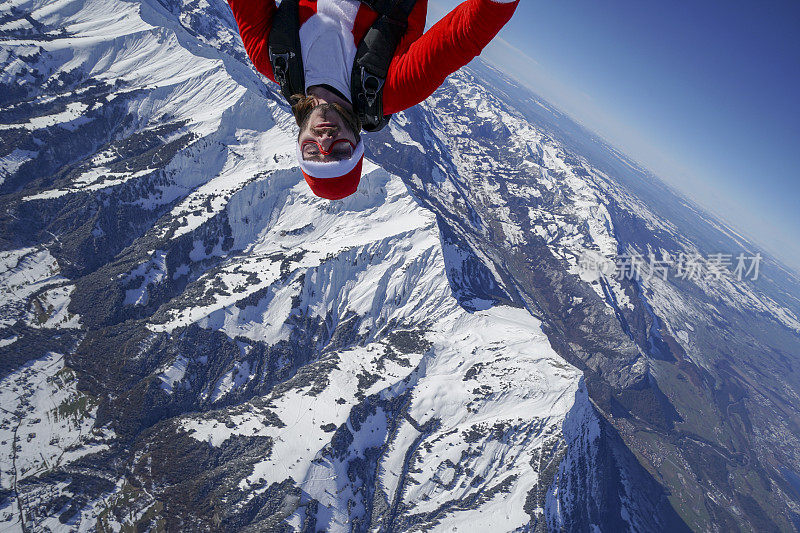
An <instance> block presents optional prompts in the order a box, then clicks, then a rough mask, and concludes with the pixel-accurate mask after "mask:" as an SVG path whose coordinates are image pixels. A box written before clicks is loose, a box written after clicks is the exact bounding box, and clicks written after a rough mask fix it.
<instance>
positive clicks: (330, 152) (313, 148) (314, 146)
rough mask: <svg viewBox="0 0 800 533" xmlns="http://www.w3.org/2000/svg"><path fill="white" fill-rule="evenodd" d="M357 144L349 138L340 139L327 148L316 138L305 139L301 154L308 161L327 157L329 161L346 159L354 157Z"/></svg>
mask: <svg viewBox="0 0 800 533" xmlns="http://www.w3.org/2000/svg"><path fill="white" fill-rule="evenodd" d="M355 150H356V145H354V144H353V143H352V142H351V141H349V140H348V139H338V140H336V141H334V142H333V143H331V145H330V147H328V149H327V150H325V149H324V148H323V147H322V145H321V144H319V143H318V142H317V141H314V140H311V139H309V140H307V141H303V144H302V145H301V146H300V154H301V155H302V157H303V159H304V160H306V161H322V159H323V158H326V159H327V160H329V161H346V160H348V159H350V158H351V157H353V154H354V153H355Z"/></svg>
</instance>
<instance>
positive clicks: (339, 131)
mask: <svg viewBox="0 0 800 533" xmlns="http://www.w3.org/2000/svg"><path fill="white" fill-rule="evenodd" d="M309 141H314V142H315V143H317V144H314V142H309ZM297 142H298V143H299V144H300V147H301V153H302V154H303V159H304V160H306V161H318V162H323V163H327V162H331V161H339V160H341V159H343V158H344V159H349V157H350V155H352V147H354V146H355V145H356V144H357V143H358V141H357V139H356V135H355V133H354V132H353V130H352V128H351V127H350V126H349V125H348V124H347V121H346V120H345V119H344V117H343V116H342V115H341V114H340V113H339V111H337V110H336V108H335V107H334V106H333V105H332V104H321V105H318V106H316V107H314V109H313V110H312V111H311V113H310V114H309V116H308V120H307V121H306V122H305V124H303V127H302V129H301V130H300V135H299V136H298V138H297ZM320 148H321V150H320Z"/></svg>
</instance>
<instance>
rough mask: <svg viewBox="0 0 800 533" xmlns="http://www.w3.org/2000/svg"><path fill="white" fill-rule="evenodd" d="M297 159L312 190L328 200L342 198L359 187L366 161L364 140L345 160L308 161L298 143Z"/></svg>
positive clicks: (359, 142)
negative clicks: (327, 161) (362, 167)
mask: <svg viewBox="0 0 800 533" xmlns="http://www.w3.org/2000/svg"><path fill="white" fill-rule="evenodd" d="M297 161H298V162H299V163H300V170H301V171H302V172H303V177H304V178H305V179H306V183H308V186H309V187H311V192H313V193H314V194H316V195H317V196H319V197H320V198H325V199H327V200H341V199H342V198H346V197H347V196H350V195H351V194H353V193H354V192H356V189H358V182H359V181H361V166H362V165H363V163H364V141H363V140H360V141H358V144H357V145H356V148H355V150H353V156H352V157H351V158H350V159H345V160H344V161H331V162H329V163H322V162H319V161H306V160H304V159H303V154H302V153H301V152H300V144H298V145H297Z"/></svg>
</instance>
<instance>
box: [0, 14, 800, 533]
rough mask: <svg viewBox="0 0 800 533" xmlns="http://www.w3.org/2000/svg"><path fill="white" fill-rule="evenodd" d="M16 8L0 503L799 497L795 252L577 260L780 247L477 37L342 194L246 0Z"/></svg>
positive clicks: (8, 106) (239, 505) (27, 519)
mask: <svg viewBox="0 0 800 533" xmlns="http://www.w3.org/2000/svg"><path fill="white" fill-rule="evenodd" d="M12 4H13V5H12ZM12 4H9V5H7V6H3V7H1V8H0V36H2V39H3V48H2V56H0V61H1V62H2V65H3V68H2V74H0V84H1V85H2V87H0V122H1V123H2V125H0V137H1V138H2V141H3V142H2V145H0V194H1V195H2V210H0V228H2V229H1V230H0V250H2V251H0V287H2V290H3V292H2V300H1V301H0V407H2V411H0V417H1V418H2V421H0V464H2V468H1V470H0V520H5V521H7V522H8V523H10V524H18V526H16V525H15V526H13V527H18V528H21V529H23V530H26V531H40V530H41V531H44V530H47V529H48V528H49V529H50V530H76V531H90V530H101V531H107V530H115V531H116V530H119V529H120V528H122V527H131V528H136V529H137V530H158V529H160V528H165V529H166V530H169V531H193V530H219V531H232V530H236V531H321V530H325V531H345V530H352V531H376V530H377V531H415V530H419V531H454V530H455V531H458V530H460V531H476V530H480V531H488V530H496V531H514V530H522V531H526V530H527V531H546V530H559V529H564V530H568V531H589V530H592V529H594V528H599V529H600V530H603V531H621V530H632V531H656V530H663V531H681V530H686V529H692V530H697V531H732V530H755V531H772V530H783V531H790V530H792V529H793V528H797V527H798V525H799V524H800V456H798V450H800V443H799V442H798V436H800V427H798V424H800V418H798V407H799V406H800V398H799V397H798V391H800V376H798V363H800V361H798V354H799V352H800V350H799V348H800V334H799V333H798V332H800V322H798V318H797V316H798V314H800V299H798V289H797V287H798V280H797V278H796V277H794V275H793V274H791V273H789V272H788V271H786V270H784V269H782V267H781V266H780V265H778V264H777V263H775V262H774V261H772V260H771V259H770V258H769V257H766V256H765V259H764V262H763V263H762V264H761V274H762V275H761V277H760V278H759V279H758V280H757V281H756V282H752V281H750V280H749V279H743V280H738V279H735V277H733V276H728V275H725V276H713V275H712V276H707V275H704V276H701V277H699V278H697V279H690V278H689V277H686V276H684V277H679V276H675V275H669V276H668V277H667V279H666V280H665V279H662V278H661V277H660V276H659V275H658V274H657V273H655V272H652V271H651V270H650V265H648V264H647V261H645V262H644V264H641V265H639V270H638V271H637V272H636V274H637V275H631V276H617V275H615V272H614V271H613V268H612V270H611V271H603V272H598V271H593V270H591V269H587V268H586V264H585V262H586V259H587V258H590V259H596V260H597V261H599V262H600V263H601V264H603V265H607V264H608V263H609V262H611V263H613V260H614V258H617V257H619V256H631V255H634V254H636V253H638V254H644V256H645V258H649V254H651V253H655V254H657V257H658V258H663V257H664V254H668V255H669V256H670V257H672V258H675V257H679V256H681V254H683V255H684V256H685V257H690V256H693V254H702V255H704V256H708V255H709V254H713V253H728V254H738V253H739V252H746V253H748V254H752V253H754V252H756V251H757V250H756V249H755V248H754V247H753V245H752V244H750V243H748V242H746V241H745V240H744V239H743V238H741V237H739V236H738V235H736V234H735V233H734V232H732V230H730V229H729V228H727V227H726V226H725V225H724V224H722V223H721V222H719V221H717V220H714V219H712V218H711V217H709V216H708V215H706V214H704V213H702V211H700V210H699V209H696V208H695V207H693V206H692V205H691V203H689V202H688V201H687V200H685V199H682V198H680V197H678V196H677V195H675V194H674V193H673V192H671V191H670V190H669V189H667V188H666V187H665V186H664V185H663V184H661V182H659V181H658V180H657V179H655V178H654V177H652V176H651V175H649V174H648V173H646V172H645V171H643V170H641V169H640V168H639V167H637V166H636V165H635V164H633V163H631V162H630V161H628V160H627V159H626V158H625V157H623V156H622V155H620V154H619V153H617V152H615V151H614V150H613V149H611V148H610V147H608V146H607V145H606V144H604V143H603V142H602V141H600V140H599V139H596V138H595V137H593V136H591V135H590V134H588V133H586V132H585V131H583V130H582V129H580V128H579V127H578V126H576V125H575V124H574V123H572V122H571V121H569V120H568V119H567V118H566V117H564V116H563V115H561V114H560V113H558V112H557V111H555V110H553V109H551V108H550V107H548V106H547V105H546V104H544V103H543V102H541V101H540V100H538V99H536V98H535V97H534V96H533V95H531V94H530V93H529V92H527V91H525V90H523V89H521V88H520V87H518V86H517V85H515V84H514V83H513V82H511V81H510V80H508V79H507V78H505V77H504V76H503V75H501V74H500V73H498V72H496V71H494V70H492V69H491V68H489V67H487V66H485V65H483V64H481V63H480V62H476V63H474V64H473V65H472V66H471V67H470V68H469V69H467V70H465V71H462V72H460V73H457V74H456V75H453V76H451V77H450V78H449V80H448V81H447V82H446V83H445V85H444V86H443V87H442V88H441V89H440V90H439V91H437V92H436V93H435V94H434V96H432V97H431V98H430V99H429V100H428V101H426V102H425V103H424V104H422V105H420V106H417V107H415V108H412V109H411V110H408V111H406V112H404V113H401V114H398V115H397V116H396V117H395V118H394V120H393V121H392V123H391V125H390V126H389V127H388V128H386V129H385V130H383V131H382V132H380V133H378V134H375V135H371V136H369V138H368V144H367V148H368V154H367V156H368V159H369V161H368V162H367V164H366V165H365V175H364V178H363V179H362V183H361V185H360V187H359V191H358V192H357V193H356V194H355V195H353V196H351V197H350V198H348V199H346V200H344V201H341V202H327V201H323V200H321V199H318V198H315V197H313V196H312V195H311V194H310V192H309V191H308V189H307V187H306V185H305V183H304V182H303V181H302V178H301V176H300V174H299V172H298V171H297V169H296V168H295V162H294V160H293V158H294V155H293V154H294V136H295V133H294V130H293V127H294V126H293V119H292V117H291V115H290V114H289V113H288V111H287V109H286V107H285V105H284V104H283V102H282V100H281V99H280V97H279V95H278V93H277V91H276V90H275V87H272V86H270V85H267V84H265V83H264V81H263V80H262V79H260V78H259V76H258V75H257V74H256V73H255V72H254V71H253V70H252V68H251V67H250V65H249V63H248V61H247V59H246V56H245V55H244V52H243V50H242V48H241V45H240V43H239V40H238V36H237V34H236V31H235V26H234V24H233V21H232V18H231V15H230V12H229V9H228V7H227V6H226V5H225V4H224V3H223V2H221V1H216V0H215V1H213V2H203V3H200V2H193V1H187V2H180V1H174V2H160V1H155V0H142V1H141V2H123V1H119V0H76V1H72V2H65V3H63V4H61V3H56V4H46V5H45V4H41V5H40V3H37V2H27V1H24V0H21V1H15V2H13V3H12ZM732 266H733V265H732ZM612 267H613V264H612ZM631 274H634V273H633V272H631ZM672 274H674V272H673V273H672Z"/></svg>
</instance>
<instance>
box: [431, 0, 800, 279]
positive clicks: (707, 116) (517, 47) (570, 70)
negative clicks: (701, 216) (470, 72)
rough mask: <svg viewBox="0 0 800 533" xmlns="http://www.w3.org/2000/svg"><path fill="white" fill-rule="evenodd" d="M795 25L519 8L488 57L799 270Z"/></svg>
mask: <svg viewBox="0 0 800 533" xmlns="http://www.w3.org/2000/svg"><path fill="white" fill-rule="evenodd" d="M457 4H458V2H457V1H455V0H436V1H435V2H432V3H431V4H430V6H429V17H428V21H429V24H432V23H433V22H435V20H438V19H439V18H441V17H442V16H443V15H444V14H445V13H446V12H447V11H449V10H450V9H452V8H453V7H454V6H455V5H457ZM797 27H800V5H797V6H789V5H785V6H774V5H770V6H761V5H758V6H756V5H751V4H746V3H739V4H732V3H725V4H722V3H720V4H719V5H716V4H713V3H712V4H708V5H696V4H692V3H688V2H678V3H673V4H669V5H651V4H641V3H637V2H633V1H631V0H625V1H623V2H619V3H615V4H613V5H607V4H602V5H601V4H596V3H592V2H591V1H590V0H574V1H573V2H569V3H563V2H562V3H546V4H545V3H541V4H532V3H526V2H522V3H521V4H520V6H519V7H518V9H517V12H516V13H515V15H514V18H513V19H512V20H511V22H509V24H508V25H507V26H506V27H505V28H504V29H503V30H502V31H501V33H500V35H499V36H498V38H496V39H495V41H494V42H493V43H492V44H491V45H490V46H488V47H487V48H486V49H485V50H484V52H483V54H482V58H483V59H485V60H487V61H489V62H490V63H491V64H493V65H495V66H496V67H498V68H500V69H501V70H503V71H504V72H506V73H507V74H509V75H510V76H512V77H514V78H515V79H517V80H518V81H520V82H521V83H522V84H523V85H525V86H526V87H528V88H529V89H530V90H531V91H532V92H534V93H535V94H537V95H539V96H541V97H542V98H544V99H545V100H546V101H548V102H550V103H551V104H552V105H553V106H554V107H556V108H557V109H559V110H560V111H562V112H564V113H566V114H567V115H568V116H570V117H571V118H572V119H574V120H575V121H576V122H578V123H580V124H581V125H582V126H584V127H585V128H587V129H588V130H590V131H592V132H593V133H596V134H597V135H598V136H599V137H601V138H603V139H604V140H605V141H606V142H608V143H609V144H610V145H612V146H614V147H616V148H617V149H619V150H620V151H621V152H622V153H624V154H625V155H626V156H627V157H629V158H631V159H632V160H634V161H636V162H637V163H639V164H640V165H642V166H643V167H645V168H646V169H648V170H649V171H651V172H652V173H653V174H654V175H656V176H657V177H658V178H660V179H661V180H663V181H664V182H665V183H667V184H669V185H671V186H673V187H674V188H675V189H676V190H677V191H679V192H680V193H682V194H683V195H685V196H686V197H687V198H689V199H691V200H692V201H694V202H695V203H697V204H698V205H700V206H701V207H703V208H704V209H706V210H707V211H709V213H710V214H712V215H714V216H715V217H718V218H720V219H721V220H722V221H724V222H725V223H726V224H728V225H730V226H731V228H732V229H734V230H735V231H737V232H739V233H741V234H742V235H743V236H744V237H746V238H748V240H752V241H754V244H756V245H758V246H759V247H761V248H763V249H764V251H766V252H767V253H769V254H771V255H773V256H774V257H775V258H776V259H778V260H780V261H781V262H782V263H784V264H785V266H787V267H789V268H791V269H792V270H793V271H794V272H795V273H796V274H798V275H800V242H798V241H800V239H798V237H800V210H798V209H797V208H796V207H795V205H794V204H795V203H796V202H797V201H798V200H800V184H798V180H797V174H798V171H797V170H796V169H798V168H800V150H797V148H796V147H797V146H800V104H798V102H797V97H796V95H797V94H800V68H798V65H800V40H798V39H796V37H795V36H794V32H793V28H797ZM744 37H747V38H744Z"/></svg>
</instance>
